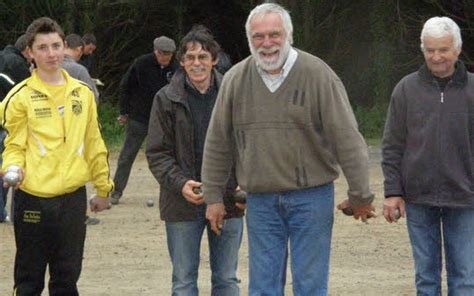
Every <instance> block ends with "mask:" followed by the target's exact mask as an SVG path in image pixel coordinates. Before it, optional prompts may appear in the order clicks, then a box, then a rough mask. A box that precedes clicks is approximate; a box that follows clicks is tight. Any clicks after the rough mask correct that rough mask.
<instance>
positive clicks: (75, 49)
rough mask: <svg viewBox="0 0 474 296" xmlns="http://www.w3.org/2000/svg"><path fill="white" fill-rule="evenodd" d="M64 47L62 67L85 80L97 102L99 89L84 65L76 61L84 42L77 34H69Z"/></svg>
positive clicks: (73, 75) (79, 56) (70, 73)
mask: <svg viewBox="0 0 474 296" xmlns="http://www.w3.org/2000/svg"><path fill="white" fill-rule="evenodd" d="M65 42H66V47H65V49H64V62H63V65H62V66H63V68H64V70H66V71H67V73H68V74H69V75H71V76H72V77H74V78H76V79H79V80H80V81H82V82H85V83H86V84H87V85H89V87H90V88H91V90H92V92H93V93H94V98H95V102H96V103H97V104H99V91H98V90H97V86H96V85H95V83H94V81H92V78H91V76H90V74H89V71H87V69H86V67H84V66H83V65H81V64H79V63H78V61H79V59H80V58H81V56H82V49H83V48H84V42H83V41H82V38H81V36H79V35H77V34H69V35H67V36H66V39H65Z"/></svg>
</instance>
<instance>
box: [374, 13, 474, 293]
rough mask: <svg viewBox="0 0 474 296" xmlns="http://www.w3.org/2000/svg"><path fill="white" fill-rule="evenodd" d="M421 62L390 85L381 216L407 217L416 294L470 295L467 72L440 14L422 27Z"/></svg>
mask: <svg viewBox="0 0 474 296" xmlns="http://www.w3.org/2000/svg"><path fill="white" fill-rule="evenodd" d="M420 39H421V49H422V52H423V56H424V59H425V64H424V65H423V66H421V68H420V69H419V70H418V71H417V72H415V73H412V74H409V75H407V76H406V77H404V78H403V79H402V80H401V81H400V82H399V83H398V84H397V86H396V87H395V89H394V91H393V94H392V98H391V101H390V107H389V111H388V118H387V122H386V125H385V131H384V136H383V144H382V152H383V161H382V168H383V172H384V177H385V184H384V185H385V201H384V216H385V219H386V220H387V221H388V222H390V223H391V222H396V221H397V217H396V216H397V215H396V211H397V210H398V211H399V212H400V213H401V215H402V216H404V215H405V214H406V217H407V227H408V233H409V236H410V242H411V245H412V251H413V257H414V260H415V272H416V288H417V293H418V295H441V270H442V259H441V258H442V257H443V254H442V249H443V246H444V250H445V256H444V257H445V260H446V270H447V278H448V294H449V295H474V261H473V260H472V258H474V180H473V177H474V162H473V160H474V158H473V155H474V146H473V144H474V113H473V112H474V103H473V101H474V75H472V74H470V73H468V72H467V71H466V68H465V66H464V65H463V64H462V63H461V62H459V61H458V56H459V54H460V53H461V46H462V40H461V34H460V29H459V27H458V25H457V24H456V23H455V22H454V21H453V20H451V19H450V18H447V17H434V18H431V19H429V20H428V21H427V22H426V23H425V24H424V27H423V30H422V32H421V37H420Z"/></svg>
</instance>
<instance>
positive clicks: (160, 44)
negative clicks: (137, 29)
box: [153, 36, 176, 52]
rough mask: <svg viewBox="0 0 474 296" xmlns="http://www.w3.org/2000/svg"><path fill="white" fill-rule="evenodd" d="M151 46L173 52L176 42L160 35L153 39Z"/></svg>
mask: <svg viewBox="0 0 474 296" xmlns="http://www.w3.org/2000/svg"><path fill="white" fill-rule="evenodd" d="M153 47H154V48H155V49H159V50H161V51H168V52H174V51H175V50H176V44H175V43H174V41H173V39H171V38H168V37H166V36H160V37H158V38H156V39H155V40H154V41H153Z"/></svg>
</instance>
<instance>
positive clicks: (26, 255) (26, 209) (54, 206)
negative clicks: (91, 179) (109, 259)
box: [14, 187, 87, 296]
mask: <svg viewBox="0 0 474 296" xmlns="http://www.w3.org/2000/svg"><path fill="white" fill-rule="evenodd" d="M86 210H87V196H86V189H85V187H81V188H79V189H78V190H76V191H74V192H72V193H68V194H64V195H61V196H57V197H52V198H41V197H37V196H33V195H31V194H28V193H26V192H24V191H21V190H17V191H16V192H15V220H14V226H15V241H16V249H17V251H16V257H15V272H14V273H15V274H14V278H15V287H14V289H15V292H14V295H18V296H33V295H34V296H36V295H41V292H42V291H43V289H44V277H45V272H46V266H48V267H49V274H50V280H49V285H48V287H49V295H51V296H53V295H54V296H57V295H68V296H75V295H79V293H78V291H77V285H76V283H77V281H78V280H79V276H80V273H81V269H82V256H83V252H84V241H85V237H86V225H85V219H86Z"/></svg>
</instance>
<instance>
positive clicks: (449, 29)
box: [420, 16, 462, 50]
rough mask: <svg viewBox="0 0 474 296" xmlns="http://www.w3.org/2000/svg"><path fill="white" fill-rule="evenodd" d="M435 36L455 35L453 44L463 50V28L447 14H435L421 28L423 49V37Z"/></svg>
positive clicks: (422, 47)
mask: <svg viewBox="0 0 474 296" xmlns="http://www.w3.org/2000/svg"><path fill="white" fill-rule="evenodd" d="M428 36H429V37H433V38H442V37H446V36H451V37H453V45H454V48H456V49H457V50H461V47H462V39H461V30H460V29H459V26H458V25H457V24H456V23H455V22H454V21H453V20H452V19H450V18H449V17H446V16H442V17H439V16H435V17H432V18H430V19H429V20H427V21H426V22H425V24H424V25H423V30H421V36H420V40H421V50H423V49H424V46H423V39H424V38H425V37H428Z"/></svg>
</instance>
